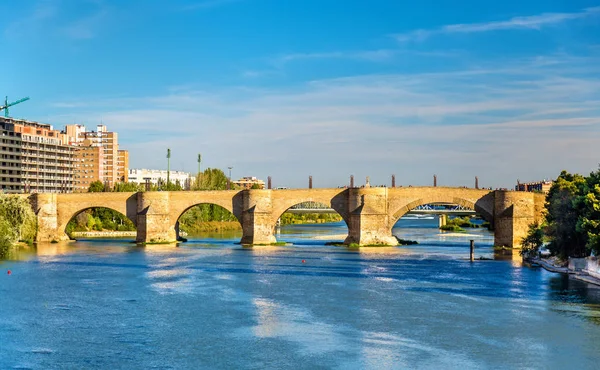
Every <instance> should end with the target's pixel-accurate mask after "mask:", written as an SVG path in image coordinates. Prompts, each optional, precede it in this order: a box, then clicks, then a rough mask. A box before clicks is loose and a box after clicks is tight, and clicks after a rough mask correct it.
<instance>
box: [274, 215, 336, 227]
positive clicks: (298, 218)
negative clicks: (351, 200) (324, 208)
mask: <svg viewBox="0 0 600 370" xmlns="http://www.w3.org/2000/svg"><path fill="white" fill-rule="evenodd" d="M341 220H342V216H340V215H338V214H337V213H302V214H298V213H284V214H283V215H281V224H282V225H290V224H308V223H312V224H320V223H327V222H339V221H341Z"/></svg>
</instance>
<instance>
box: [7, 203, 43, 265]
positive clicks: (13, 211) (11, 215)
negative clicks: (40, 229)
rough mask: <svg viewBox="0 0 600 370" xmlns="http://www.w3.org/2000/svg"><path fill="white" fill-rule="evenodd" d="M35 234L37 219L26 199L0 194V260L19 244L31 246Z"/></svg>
mask: <svg viewBox="0 0 600 370" xmlns="http://www.w3.org/2000/svg"><path fill="white" fill-rule="evenodd" d="M36 233H37V218H36V217H35V214H34V213H33V210H32V209H31V205H30V204H29V201H28V200H27V199H26V198H23V197H19V196H11V195H6V194H0V258H5V257H6V256H7V255H8V254H9V253H10V249H11V248H13V247H15V246H17V245H18V244H19V243H26V244H29V245H31V244H32V243H33V241H34V240H35V234H36Z"/></svg>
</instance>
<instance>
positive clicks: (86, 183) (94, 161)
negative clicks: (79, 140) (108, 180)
mask: <svg viewBox="0 0 600 370" xmlns="http://www.w3.org/2000/svg"><path fill="white" fill-rule="evenodd" d="M103 174H104V150H103V148H102V147H101V146H80V147H77V150H76V151H75V165H74V179H75V186H74V188H73V191H74V192H76V193H85V192H87V191H88V189H89V187H90V185H91V183H92V182H94V181H102V180H103Z"/></svg>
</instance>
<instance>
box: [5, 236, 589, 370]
mask: <svg viewBox="0 0 600 370" xmlns="http://www.w3.org/2000/svg"><path fill="white" fill-rule="evenodd" d="M413 226H414V225H413ZM426 226H427V225H422V226H421V227H420V228H419V227H416V226H414V227H410V228H404V229H401V228H399V229H397V230H396V229H395V233H396V232H397V233H398V234H399V235H410V234H411V233H412V235H423V237H422V238H421V239H420V240H419V241H420V244H418V245H415V246H405V247H389V248H375V247H372V248H364V249H359V250H352V249H349V248H346V247H334V246H325V245H324V241H322V240H321V241H314V240H311V239H309V238H308V237H307V235H306V234H302V233H301V232H298V231H297V230H295V229H294V228H290V229H289V230H288V232H287V233H286V234H285V235H287V236H286V237H288V238H289V239H290V240H293V242H294V245H293V246H273V247H258V248H244V247H242V246H240V245H237V244H235V242H237V240H230V241H223V240H220V241H218V242H215V241H213V240H212V239H211V238H208V237H207V238H205V239H204V238H202V237H201V236H197V237H195V238H193V239H192V241H191V242H188V243H180V244H177V245H170V246H164V245H149V246H145V247H138V246H135V245H134V244H131V243H123V242H106V243H103V242H97V241H90V242H87V241H86V242H77V243H65V244H48V245H42V246H38V249H30V250H29V251H23V252H22V253H23V256H29V257H26V258H25V257H22V258H20V259H18V260H15V261H5V263H6V266H7V267H10V268H11V269H13V270H14V271H15V273H13V275H10V276H8V275H6V274H5V273H4V274H2V275H0V297H2V305H0V343H2V344H3V345H2V346H0V368H15V367H28V368H52V367H55V368H89V367H98V368H153V367H154V368H236V369H237V368H264V367H272V368H344V369H347V368H359V369H363V368H419V367H421V368H423V367H424V368H553V367H565V368H594V367H595V366H597V360H598V353H599V351H600V290H599V289H598V287H594V286H590V285H589V284H586V283H583V282H581V281H577V280H574V279H573V278H572V277H569V276H566V275H558V274H552V273H549V272H547V271H545V270H542V269H539V268H533V269H532V268H527V267H522V266H520V264H517V263H516V262H515V261H516V257H515V254H514V253H513V252H512V251H511V252H510V256H505V255H499V254H498V253H497V252H495V251H494V250H493V249H492V242H491V241H490V240H493V239H492V238H491V237H490V236H489V235H487V234H482V235H485V237H483V238H481V240H482V242H481V243H478V250H477V251H478V253H481V254H483V255H486V256H490V257H495V256H498V259H496V260H493V261H492V260H484V261H475V262H473V263H471V262H469V261H468V260H466V257H468V240H467V242H465V240H464V238H457V239H452V238H449V237H448V236H447V235H446V236H444V238H447V241H442V240H441V239H440V236H439V235H438V232H437V230H436V229H435V227H434V228H433V229H429V234H427V230H428V228H427V227H426ZM336 233H337V234H339V228H338V227H336V226H334V227H331V228H327V227H326V226H320V229H319V232H318V235H336ZM405 239H410V238H405ZM505 257H508V258H509V260H510V262H509V261H507V260H503V259H502V258H505ZM3 267H4V266H3ZM40 318H43V319H40ZM90 348H91V349H93V350H90ZM532 352H535V356H532ZM507 353H510V354H511V355H510V356H506V354H507Z"/></svg>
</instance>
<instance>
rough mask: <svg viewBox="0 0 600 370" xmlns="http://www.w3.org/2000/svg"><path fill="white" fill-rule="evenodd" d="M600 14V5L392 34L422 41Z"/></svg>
mask: <svg viewBox="0 0 600 370" xmlns="http://www.w3.org/2000/svg"><path fill="white" fill-rule="evenodd" d="M599 14H600V7H592V8H586V9H583V10H581V11H579V12H575V13H543V14H539V15H532V16H525V17H514V18H511V19H509V20H505V21H494V22H486V23H464V24H451V25H446V26H443V27H440V28H437V29H430V30H427V29H418V30H414V31H411V32H408V33H403V34H397V35H394V37H395V38H396V40H398V41H400V42H408V41H422V40H425V39H426V38H428V37H430V36H432V35H436V34H451V33H477V32H489V31H499V30H515V29H533V30H539V29H541V28H542V27H545V26H550V25H556V24H560V23H563V22H566V21H570V20H575V19H581V18H587V17H591V16H596V15H599Z"/></svg>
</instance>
